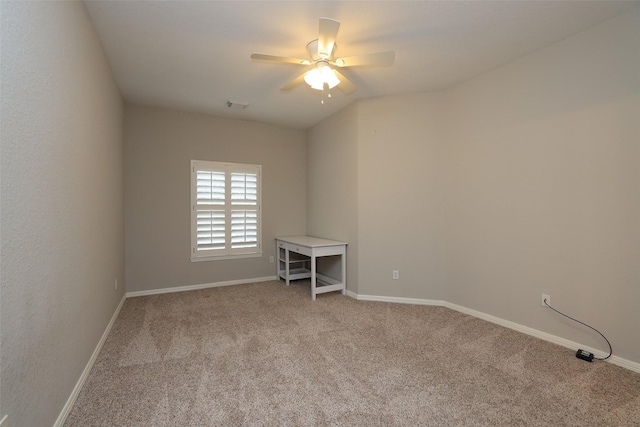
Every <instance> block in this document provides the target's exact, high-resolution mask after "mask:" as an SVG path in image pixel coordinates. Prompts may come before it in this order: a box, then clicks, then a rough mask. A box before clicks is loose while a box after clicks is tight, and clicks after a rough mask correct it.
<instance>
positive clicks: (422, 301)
mask: <svg viewBox="0 0 640 427" xmlns="http://www.w3.org/2000/svg"><path fill="white" fill-rule="evenodd" d="M353 295H355V298H356V299H357V300H358V301H380V302H395V303H398V304H413V305H440V306H441V305H444V301H439V300H432V299H421V298H402V297H385V296H377V295H357V294H353ZM349 296H351V295H349Z"/></svg>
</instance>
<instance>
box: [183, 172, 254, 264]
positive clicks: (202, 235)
mask: <svg viewBox="0 0 640 427" xmlns="http://www.w3.org/2000/svg"><path fill="white" fill-rule="evenodd" d="M260 172H261V167H260V166H257V165H241V164H234V163H218V162H207V161H195V160H194V161H192V162H191V175H192V179H191V186H192V188H191V204H192V206H191V259H192V260H193V261H204V260H210V259H222V258H233V257H239V256H240V257H242V256H259V255H261V253H262V248H261V240H260V224H261V218H260Z"/></svg>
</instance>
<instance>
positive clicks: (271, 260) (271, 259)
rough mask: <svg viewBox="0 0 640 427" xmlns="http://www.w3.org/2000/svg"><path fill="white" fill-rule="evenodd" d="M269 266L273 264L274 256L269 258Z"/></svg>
mask: <svg viewBox="0 0 640 427" xmlns="http://www.w3.org/2000/svg"><path fill="white" fill-rule="evenodd" d="M269 264H273V255H272V256H270V257H269Z"/></svg>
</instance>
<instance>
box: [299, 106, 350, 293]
mask: <svg viewBox="0 0 640 427" xmlns="http://www.w3.org/2000/svg"><path fill="white" fill-rule="evenodd" d="M357 120H358V110H357V107H356V105H355V104H354V105H353V106H351V107H347V108H345V109H343V110H341V111H340V112H339V113H337V114H334V115H333V116H331V117H329V118H328V119H326V120H324V121H323V122H322V123H320V124H319V125H317V126H315V127H313V128H312V129H310V130H309V131H308V132H307V159H306V160H307V164H306V168H307V230H306V234H307V235H310V236H317V237H322V238H325V239H332V240H339V241H344V242H347V243H348V246H347V289H348V290H349V291H351V292H358V282H359V280H358V271H359V269H358V247H359V242H358V241H359V239H358V222H357V221H358V187H357V185H358V147H357ZM323 261H325V260H323V259H320V260H319V261H318V268H319V269H321V268H323V269H324V270H323V272H324V273H325V274H328V275H330V276H332V277H340V273H339V272H338V271H336V270H337V268H339V263H338V262H334V263H333V264H332V265H322V262H323Z"/></svg>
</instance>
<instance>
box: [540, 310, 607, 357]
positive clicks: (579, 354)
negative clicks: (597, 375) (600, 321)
mask: <svg viewBox="0 0 640 427" xmlns="http://www.w3.org/2000/svg"><path fill="white" fill-rule="evenodd" d="M544 305H546V306H547V307H549V308H550V309H551V310H553V311H555V312H556V313H558V314H560V315H562V316H564V317H566V318H567V319H571V320H573V321H574V322H578V323H580V324H581V325H584V326H586V327H587V328H590V329H593V330H594V331H596V332H597V333H599V334H600V336H601V337H602V338H604V340H605V341H606V342H607V344H609V354H608V355H607V357H594V356H593V354H591V353H589V352H587V351H584V350H578V352H577V353H576V357H577V358H580V359H584V360H586V361H588V362H591V361H592V360H593V359H596V360H606V359H608V358H610V357H611V355H612V354H613V349H612V348H611V343H610V342H609V340H608V339H607V337H605V336H604V335H602V332H600V331H599V330H597V329H596V328H594V327H592V326H589V325H587V324H586V323H584V322H581V321H579V320H578V319H574V318H573V317H571V316H567V315H566V314H564V313H562V312H561V311H558V310H556V309H555V308H553V307H551V306H550V305H549V303H548V302H547V299H546V298H545V299H544Z"/></svg>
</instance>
